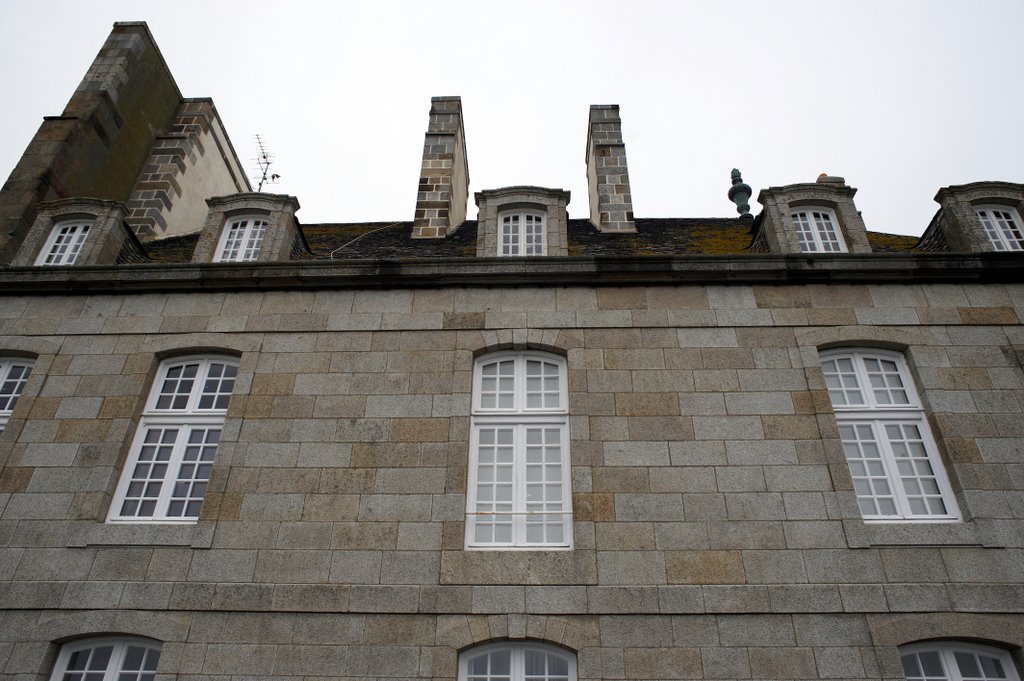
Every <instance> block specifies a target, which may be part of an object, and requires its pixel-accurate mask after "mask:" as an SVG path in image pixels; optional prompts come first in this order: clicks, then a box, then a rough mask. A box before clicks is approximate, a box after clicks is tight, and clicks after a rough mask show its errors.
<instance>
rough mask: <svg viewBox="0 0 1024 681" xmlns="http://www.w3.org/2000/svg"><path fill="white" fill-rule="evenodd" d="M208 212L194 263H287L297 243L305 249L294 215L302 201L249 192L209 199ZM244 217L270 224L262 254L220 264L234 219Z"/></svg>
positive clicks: (263, 243)
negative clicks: (226, 235) (226, 236)
mask: <svg viewBox="0 0 1024 681" xmlns="http://www.w3.org/2000/svg"><path fill="white" fill-rule="evenodd" d="M206 204H207V206H209V213H208V214H207V217H206V222H205V223H204V225H203V228H202V231H201V232H200V235H199V241H198V242H197V243H196V247H195V251H194V252H193V255H192V262H193V263H212V262H217V263H223V264H225V265H233V264H239V263H243V262H245V263H248V264H254V263H257V262H279V261H287V260H288V259H289V257H290V255H291V252H292V249H293V247H295V246H296V242H297V241H298V242H301V246H302V247H303V248H306V246H305V238H304V237H303V236H302V230H301V229H299V228H298V223H297V221H296V219H295V212H296V211H298V209H299V202H298V199H296V198H295V197H294V196H288V195H285V194H264V193H258V192H250V193H245V194H232V195H230V196H215V197H213V198H209V199H207V200H206ZM243 217H257V218H262V219H263V220H264V221H265V222H266V223H267V224H266V229H265V231H264V233H263V239H262V241H261V243H260V249H259V253H257V254H256V259H255V260H252V261H221V260H220V259H219V258H220V254H221V252H222V250H223V246H224V240H225V233H226V232H227V230H228V227H229V225H230V223H231V221H232V220H234V219H238V218H243Z"/></svg>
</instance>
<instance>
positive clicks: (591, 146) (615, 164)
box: [587, 104, 636, 232]
mask: <svg viewBox="0 0 1024 681" xmlns="http://www.w3.org/2000/svg"><path fill="white" fill-rule="evenodd" d="M587 187H588V188H589V194H590V221H591V222H593V223H594V225H595V226H596V227H597V228H598V229H599V230H601V231H602V232H635V231H636V226H635V225H634V224H633V195H632V194H631V193H630V191H629V171H628V170H627V169H626V145H625V144H624V143H623V141H622V119H621V118H619V105H618V104H592V105H591V106H590V124H589V125H588V126H587Z"/></svg>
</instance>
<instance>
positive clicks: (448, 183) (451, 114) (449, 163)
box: [412, 97, 469, 239]
mask: <svg viewBox="0 0 1024 681" xmlns="http://www.w3.org/2000/svg"><path fill="white" fill-rule="evenodd" d="M468 202H469V164H468V163H467V162H466V138H465V136H464V134H463V132H462V100H461V99H460V98H459V97H431V99H430V124H429V126H428V127H427V134H426V139H425V140H424V142H423V166H422V168H421V170H420V184H419V192H418V193H417V194H416V216H415V218H414V220H413V228H412V236H413V238H419V239H431V238H437V237H445V236H447V235H448V234H450V233H452V232H454V231H455V230H456V229H457V228H458V226H459V225H461V224H462V223H463V222H464V221H465V219H466V206H467V204H468Z"/></svg>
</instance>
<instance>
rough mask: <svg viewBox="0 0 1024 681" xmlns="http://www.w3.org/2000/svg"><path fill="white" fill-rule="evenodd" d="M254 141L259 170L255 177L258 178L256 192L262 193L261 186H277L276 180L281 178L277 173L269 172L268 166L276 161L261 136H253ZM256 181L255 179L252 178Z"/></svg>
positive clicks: (255, 159)
mask: <svg viewBox="0 0 1024 681" xmlns="http://www.w3.org/2000/svg"><path fill="white" fill-rule="evenodd" d="M253 138H254V139H255V140H256V158H254V159H253V160H254V161H256V167H258V168H259V174H258V175H257V176H256V177H258V178H259V187H258V188H257V189H256V191H258V192H261V191H263V185H265V184H277V178H279V177H281V176H280V175H278V174H277V173H271V172H270V166H271V164H273V163H274V161H275V160H276V158H275V156H274V154H272V153H271V152H270V150H269V149H268V148H267V145H266V143H265V142H264V141H263V136H262V135H260V134H259V133H256V134H255V135H253ZM253 179H256V178H253Z"/></svg>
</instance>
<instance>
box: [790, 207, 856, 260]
mask: <svg viewBox="0 0 1024 681" xmlns="http://www.w3.org/2000/svg"><path fill="white" fill-rule="evenodd" d="M792 218H793V228H794V229H795V230H796V238H797V241H798V242H799V243H800V250H801V251H803V252H804V253H845V252H846V242H845V241H843V235H842V234H841V233H840V232H839V221H838V220H836V214H835V213H833V212H832V210H831V209H830V208H823V207H820V206H812V207H807V208H798V209H796V210H794V211H793V214H792Z"/></svg>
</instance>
